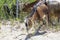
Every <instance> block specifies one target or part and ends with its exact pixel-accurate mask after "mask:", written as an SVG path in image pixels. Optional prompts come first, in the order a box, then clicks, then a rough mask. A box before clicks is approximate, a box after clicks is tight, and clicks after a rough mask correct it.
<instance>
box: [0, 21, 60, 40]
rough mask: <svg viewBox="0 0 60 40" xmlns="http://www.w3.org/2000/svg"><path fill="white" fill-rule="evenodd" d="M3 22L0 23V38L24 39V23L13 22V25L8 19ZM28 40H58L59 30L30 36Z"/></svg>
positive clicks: (59, 36) (4, 39) (8, 39)
mask: <svg viewBox="0 0 60 40" xmlns="http://www.w3.org/2000/svg"><path fill="white" fill-rule="evenodd" d="M4 23H5V22H2V24H1V25H0V40H25V38H26V36H27V32H26V28H25V25H24V23H19V22H15V23H13V24H14V25H12V24H11V22H10V21H8V22H6V23H5V24H4ZM17 24H19V25H17ZM28 40H60V31H59V32H51V31H50V32H47V33H45V34H43V35H36V36H32V37H31V38H29V39H28Z"/></svg>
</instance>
